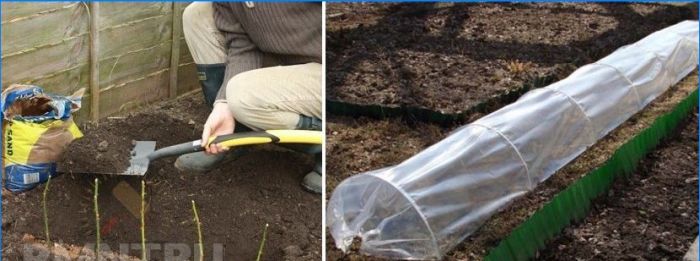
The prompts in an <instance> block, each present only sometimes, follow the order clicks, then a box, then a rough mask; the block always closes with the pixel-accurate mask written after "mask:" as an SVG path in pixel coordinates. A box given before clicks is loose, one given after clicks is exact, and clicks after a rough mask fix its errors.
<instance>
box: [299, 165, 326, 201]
mask: <svg viewBox="0 0 700 261" xmlns="http://www.w3.org/2000/svg"><path fill="white" fill-rule="evenodd" d="M321 183H323V179H322V178H321V162H320V161H317V162H316V166H314V170H312V171H311V172H309V173H308V174H306V176H304V179H303V180H302V181H301V187H302V188H304V189H306V190H307V191H309V192H313V193H315V194H319V195H320V194H321V191H322V190H323V186H321Z"/></svg>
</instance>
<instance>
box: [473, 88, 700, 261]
mask: <svg viewBox="0 0 700 261" xmlns="http://www.w3.org/2000/svg"><path fill="white" fill-rule="evenodd" d="M697 106H698V90H697V89H695V91H693V92H692V93H691V94H690V95H689V96H688V97H686V98H685V99H683V101H681V102H680V103H679V104H678V105H677V106H676V107H675V108H674V109H673V110H672V111H670V112H668V113H666V114H664V115H661V116H659V117H658V118H657V119H656V120H654V123H653V124H652V125H651V126H649V127H648V128H646V129H644V130H643V131H642V132H641V133H639V134H638V135H637V136H635V137H634V138H632V139H631V140H629V141H628V142H627V143H625V144H624V145H622V146H621V147H620V148H619V149H618V150H617V151H615V153H614V154H613V155H612V157H611V158H610V159H608V160H607V161H606V162H605V163H604V164H603V166H601V167H599V168H597V169H595V170H593V171H591V172H589V173H588V174H586V175H585V176H584V177H582V178H581V179H579V180H578V181H576V182H574V183H573V184H572V185H570V186H569V187H568V188H566V189H565V190H564V191H562V192H559V193H558V194H557V195H556V196H554V198H553V199H552V200H551V201H550V202H549V203H547V204H546V205H545V206H544V207H542V208H541V209H540V210H538V211H537V212H535V213H534V214H533V215H532V216H531V217H530V218H528V219H527V220H525V221H524V222H523V223H521V224H520V225H519V226H518V227H517V228H515V229H514V230H513V231H512V232H511V233H510V235H508V236H507V237H506V238H505V239H503V240H501V242H500V243H499V244H498V246H496V247H495V248H493V249H491V250H490V251H489V253H488V255H487V256H486V257H485V258H484V260H529V259H531V258H533V257H534V256H535V254H536V253H537V251H538V250H539V249H543V248H544V247H545V244H546V243H547V241H548V240H550V239H552V238H554V236H556V235H557V234H558V233H559V232H560V231H562V229H564V228H565V227H567V226H569V225H570V224H571V222H572V221H579V220H581V219H582V218H583V217H585V216H586V213H587V212H588V210H589V209H590V206H591V202H592V200H593V199H595V198H596V197H598V196H599V195H601V194H602V193H604V192H606V191H607V190H608V189H609V188H610V186H611V185H612V184H613V182H614V180H615V179H616V178H618V177H621V176H628V175H630V174H631V173H632V171H633V170H634V169H635V167H636V166H637V164H638V163H639V161H640V160H641V159H642V158H643V157H644V156H645V155H646V154H647V153H648V152H650V151H651V150H652V149H654V148H655V147H656V146H657V145H658V144H659V143H660V142H661V140H662V139H663V138H664V137H666V136H667V135H668V134H670V133H671V132H673V131H674V129H675V128H676V127H677V126H678V124H679V123H680V122H681V121H682V120H683V119H684V118H685V117H686V116H687V115H688V113H690V112H691V110H692V109H693V108H695V107H697Z"/></svg>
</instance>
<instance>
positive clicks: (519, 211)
mask: <svg viewBox="0 0 700 261" xmlns="http://www.w3.org/2000/svg"><path fill="white" fill-rule="evenodd" d="M697 84H698V76H697V74H696V73H693V74H692V75H689V76H688V77H686V78H685V79H684V80H682V81H681V82H680V83H679V84H676V85H675V86H672V87H671V88H669V90H668V91H667V92H666V93H664V95H662V96H661V97H659V98H657V99H656V100H654V101H653V102H652V103H651V104H649V105H648V106H647V107H646V108H645V109H644V110H642V111H641V112H639V113H637V114H635V115H634V116H633V117H632V118H630V119H629V120H628V121H626V122H625V123H623V124H622V125H621V126H620V127H618V128H617V129H615V130H614V131H613V132H611V133H610V134H608V135H607V136H606V137H604V138H603V139H601V140H599V141H598V142H597V143H596V144H595V145H594V146H592V147H590V148H589V149H588V150H587V151H586V152H584V153H583V154H582V155H580V156H579V157H577V158H576V159H575V160H574V161H572V162H571V163H569V164H568V165H567V166H566V167H564V168H563V169H561V170H559V171H557V172H556V173H555V174H554V175H553V176H552V177H550V178H549V179H548V180H547V181H545V182H544V183H542V184H540V185H539V186H537V187H536V188H535V190H534V191H532V192H530V193H528V194H526V195H525V196H523V197H521V198H519V199H517V200H515V201H514V202H513V203H512V204H510V205H509V206H507V207H506V208H505V209H504V210H502V211H501V212H499V213H497V214H495V215H494V216H493V217H491V218H490V219H489V220H488V221H487V222H486V223H485V224H484V225H483V226H482V227H481V228H480V229H479V230H478V231H477V232H475V233H474V234H472V235H471V236H470V237H468V238H467V239H466V240H465V241H464V242H462V243H461V244H460V245H459V246H457V247H456V248H455V249H454V250H453V251H451V252H450V253H448V254H447V255H446V257H445V259H446V260H463V259H469V260H480V259H481V258H483V256H485V255H486V254H487V253H488V251H489V250H490V249H491V248H493V247H495V246H496V245H497V244H498V243H499V242H500V241H501V240H502V239H504V238H505V237H506V236H508V235H509V233H510V232H511V231H512V230H513V229H514V228H516V227H517V226H518V225H519V224H521V223H522V222H523V221H525V220H526V219H527V218H528V217H530V216H531V215H532V214H533V213H534V212H535V211H537V210H538V209H540V208H541V207H542V206H543V205H544V204H546V203H547V202H548V201H549V200H551V199H552V198H553V197H554V196H555V195H556V194H557V193H559V192H561V191H562V190H563V189H565V188H566V187H568V186H569V185H571V184H572V183H573V182H575V181H576V180H578V179H579V178H581V177H582V176H583V175H585V174H587V173H588V172H590V171H592V170H594V169H595V168H597V167H598V166H600V165H602V164H603V163H604V162H605V161H606V160H607V159H609V158H610V157H611V156H612V154H613V153H614V152H615V151H616V150H617V149H618V148H619V147H620V146H621V145H622V144H624V143H625V142H626V141H628V140H629V139H631V138H632V137H634V136H635V135H637V134H638V133H639V132H641V131H642V130H643V129H645V128H647V127H649V126H650V125H651V123H652V122H653V121H654V119H656V118H657V117H658V116H659V115H662V114H664V113H667V112H669V111H670V110H672V109H673V108H674V107H675V106H676V105H678V104H679V103H680V102H681V101H682V100H683V99H684V98H686V97H687V96H688V95H689V94H690V93H692V92H693V91H694V90H696V89H697ZM331 119H333V118H331ZM343 119H345V121H346V122H348V121H349V119H347V118H343ZM363 120H364V119H363ZM363 120H359V121H360V123H354V124H355V125H354V126H357V127H354V128H356V129H364V130H373V129H376V128H377V127H375V126H381V125H388V123H394V124H392V125H390V126H393V127H392V129H393V131H392V132H391V134H389V135H391V136H392V137H401V136H406V135H407V134H406V133H413V134H412V135H411V134H409V135H408V136H407V137H409V138H405V139H401V140H405V141H409V140H414V142H413V144H421V143H419V142H415V141H419V140H421V137H424V136H422V135H420V134H419V133H420V132H419V131H418V130H422V129H430V128H431V127H432V128H437V127H435V126H434V125H429V124H422V126H424V127H423V128H415V127H408V126H405V125H404V126H401V125H399V124H396V123H399V122H400V121H396V120H374V121H368V122H367V120H364V121H365V122H362V121H363ZM397 125H398V126H397ZM328 126H329V131H331V130H332V129H333V128H334V127H333V126H334V124H333V123H329V124H328ZM350 126H353V125H350ZM363 126H366V127H367V128H366V129H365V128H363ZM426 126H427V127H426ZM335 127H336V131H337V132H338V133H342V129H341V128H338V127H339V126H338V125H335ZM348 129H352V127H350V128H348ZM380 129H381V128H380ZM401 130H403V131H401ZM435 131H437V130H433V133H435ZM353 133H356V134H355V136H353V139H354V140H356V141H359V140H364V141H375V142H377V141H387V139H378V137H380V136H372V135H375V134H372V132H370V131H364V132H359V131H354V132H353ZM437 133H440V132H439V131H438V132H437ZM446 134H447V133H445V131H443V135H446ZM358 135H364V137H356V136H358ZM341 137H342V136H337V137H333V136H332V135H329V136H328V157H327V162H328V163H327V165H328V167H327V169H328V171H327V175H328V176H327V179H328V180H332V179H334V177H333V176H334V175H343V179H344V178H346V177H349V176H351V175H354V174H358V173H360V172H361V171H366V170H373V169H379V168H383V167H387V166H390V165H391V164H395V163H393V162H396V163H399V162H401V161H402V160H404V159H406V158H408V157H410V156H412V155H413V154H408V153H406V154H403V153H383V154H382V155H384V156H383V158H382V160H381V161H367V163H364V164H361V165H356V164H355V163H347V162H348V159H353V158H348V157H347V156H345V157H339V158H337V159H335V160H337V161H332V160H334V156H333V155H339V154H341V153H342V152H343V151H356V153H358V154H359V155H362V154H366V153H369V152H371V151H374V150H375V149H373V148H374V147H373V146H380V147H382V148H392V147H395V146H396V145H394V144H395V143H390V142H382V144H381V145H377V144H376V143H375V142H370V143H368V144H373V145H371V146H367V145H365V143H359V142H346V140H348V139H347V138H344V139H342V141H341V140H337V139H338V138H341ZM438 140H439V138H438ZM436 141H437V140H436ZM404 143H406V142H404ZM336 144H337V145H336ZM341 144H342V145H341ZM423 144H425V143H423ZM429 145H432V143H430V144H425V147H427V146H429ZM337 148H342V150H340V152H336V151H335V150H336V149H337ZM399 148H401V147H400V146H399ZM411 149H412V151H416V152H418V151H420V150H422V149H424V148H411ZM356 155H357V154H356ZM384 164H386V165H384ZM331 170H338V173H335V172H332V171H331ZM353 170H354V171H356V172H353ZM339 180H340V181H342V179H339ZM335 186H337V183H329V185H328V186H327V189H328V191H329V195H330V193H331V192H332V191H333V189H334V188H335ZM691 243H692V242H691ZM356 247H358V246H357V245H356V246H355V250H357V249H356ZM327 253H328V254H327V257H328V260H353V258H358V257H362V258H369V259H370V260H383V259H379V258H374V257H366V256H361V255H359V254H358V253H357V252H356V251H351V252H350V253H348V254H344V253H342V252H341V251H340V250H339V249H337V248H336V247H335V245H334V242H333V238H332V237H330V236H328V235H327Z"/></svg>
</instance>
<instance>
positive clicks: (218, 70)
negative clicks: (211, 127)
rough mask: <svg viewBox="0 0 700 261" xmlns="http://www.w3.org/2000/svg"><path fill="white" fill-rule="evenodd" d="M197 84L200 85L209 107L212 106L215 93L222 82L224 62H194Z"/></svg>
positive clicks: (224, 68) (224, 70)
mask: <svg viewBox="0 0 700 261" xmlns="http://www.w3.org/2000/svg"><path fill="white" fill-rule="evenodd" d="M195 66H196V67H197V76H198V78H199V84H200V85H201V86H202V94H204V101H205V102H206V103H207V106H209V108H212V106H214V101H215V100H216V95H217V94H218V93H219V89H220V88H221V84H223V83H224V74H225V72H226V64H223V63H218V64H196V65H195Z"/></svg>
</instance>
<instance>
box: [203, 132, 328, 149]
mask: <svg viewBox="0 0 700 261" xmlns="http://www.w3.org/2000/svg"><path fill="white" fill-rule="evenodd" d="M265 143H301V144H322V143H323V132H321V131H310V130H268V131H255V132H243V133H234V134H227V135H221V136H218V137H212V138H210V139H209V142H208V143H207V146H208V145H210V144H218V145H219V146H223V147H227V148H230V147H236V146H245V145H254V144H265Z"/></svg>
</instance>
